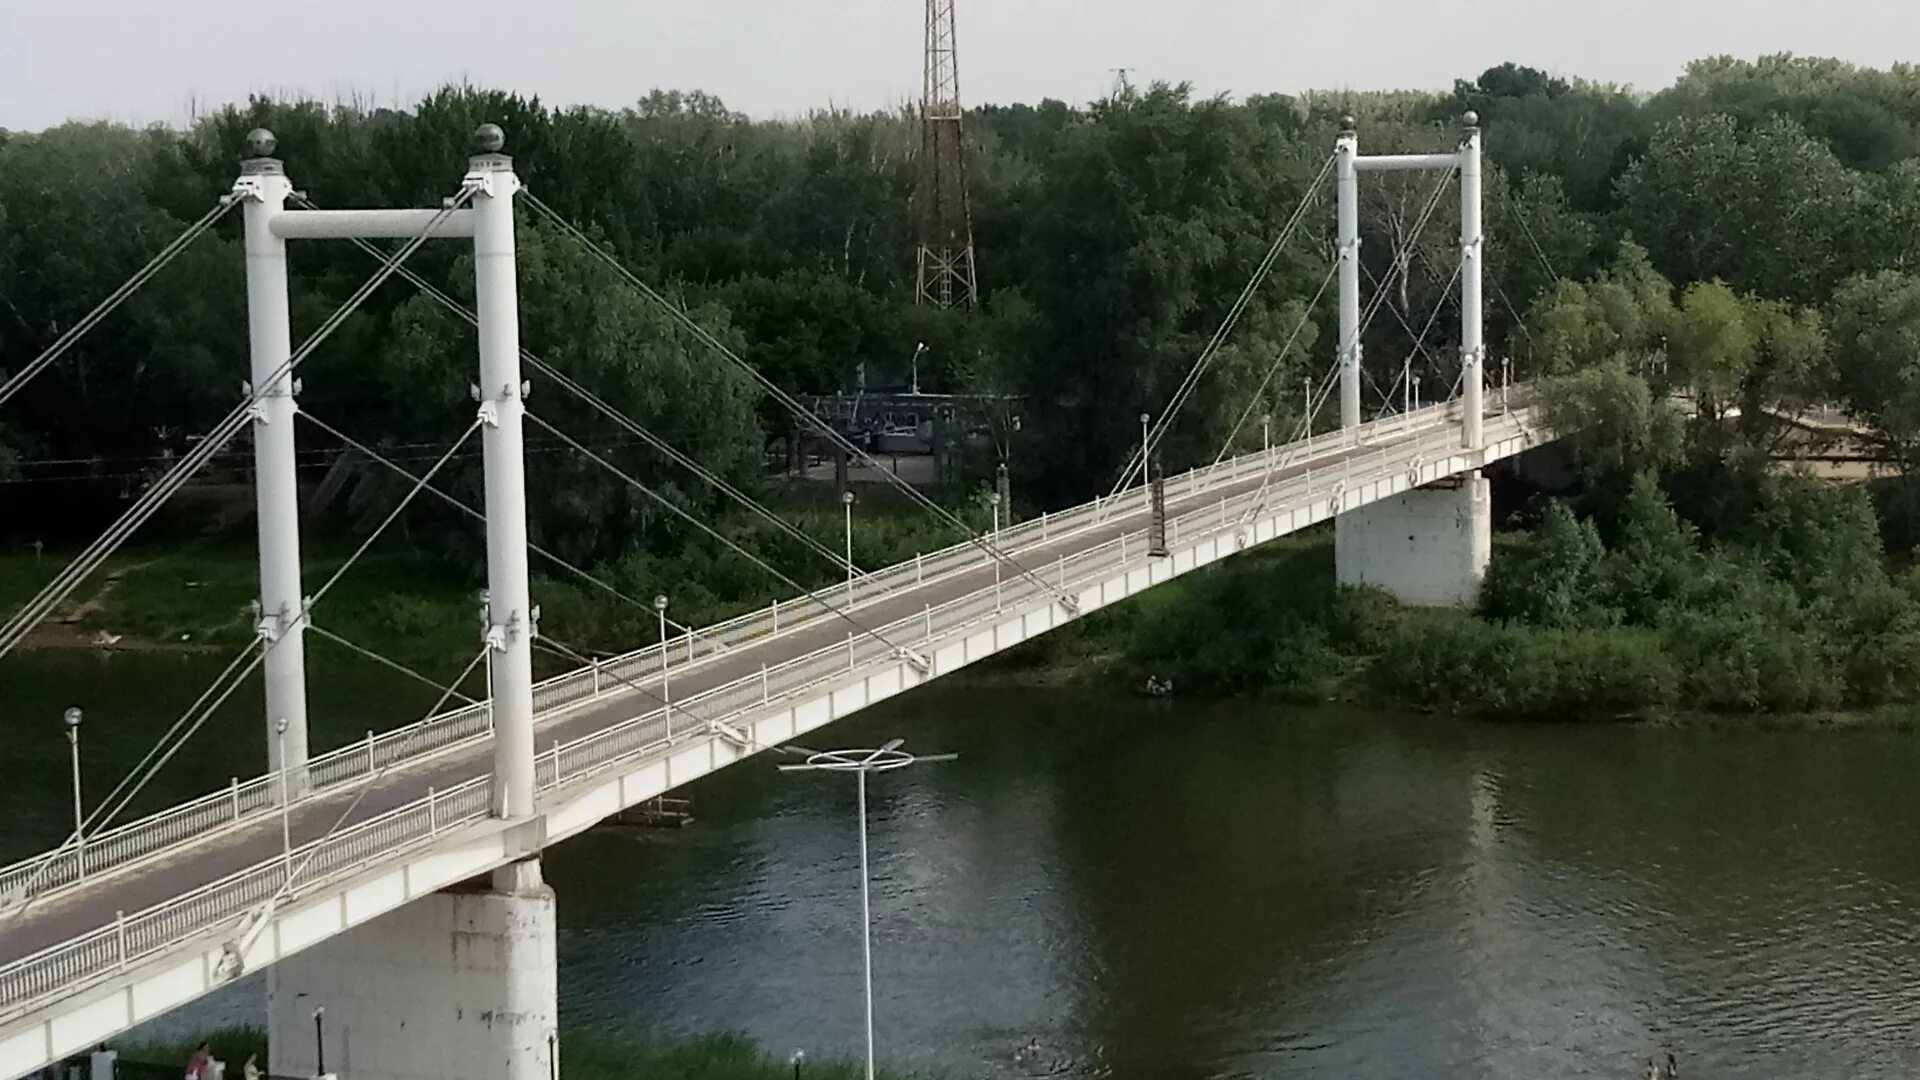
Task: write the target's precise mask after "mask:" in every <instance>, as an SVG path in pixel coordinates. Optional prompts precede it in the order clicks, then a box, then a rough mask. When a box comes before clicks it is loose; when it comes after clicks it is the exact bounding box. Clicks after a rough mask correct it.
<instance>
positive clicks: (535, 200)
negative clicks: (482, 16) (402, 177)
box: [521, 191, 1078, 607]
mask: <svg viewBox="0 0 1920 1080" xmlns="http://www.w3.org/2000/svg"><path fill="white" fill-rule="evenodd" d="M521 198H523V199H525V200H526V202H527V204H528V205H529V206H531V207H533V208H534V209H535V210H536V211H538V212H539V213H540V214H541V215H542V216H544V217H545V218H546V219H547V220H548V221H550V222H552V223H553V224H554V225H555V227H557V228H559V229H560V230H561V231H562V232H563V233H565V234H566V235H567V236H569V237H570V238H572V239H573V240H574V241H575V242H576V243H578V244H580V245H581V246H582V247H584V248H585V249H586V250H587V252H588V253H589V254H591V255H593V256H594V257H595V258H597V259H599V260H600V261H601V262H602V263H604V264H605V265H606V266H607V267H608V268H609V269H611V270H612V271H613V272H614V273H615V274H617V275H619V276H620V277H621V278H622V279H623V280H625V281H626V282H627V283H628V284H629V285H631V286H633V287H634V288H635V289H636V290H638V291H639V292H640V293H641V295H643V296H645V297H646V298H647V299H649V300H651V301H653V302H654V303H655V304H657V305H659V307H660V308H661V309H662V310H663V311H665V312H666V313H667V314H668V316H669V317H671V318H672V319H673V320H674V321H675V322H677V323H679V324H680V325H681V326H683V327H685V328H686V329H687V330H688V332H690V333H692V334H693V335H694V337H696V338H697V339H699V340H700V341H701V342H702V343H703V344H705V345H706V346H707V347H708V348H710V349H712V350H713V351H714V352H715V353H716V354H717V355H718V356H720V357H721V358H722V359H724V360H726V361H727V362H728V363H730V364H732V365H733V366H734V367H735V368H737V369H738V370H740V371H742V372H744V373H745V374H746V375H747V377H748V378H750V379H752V380H753V381H754V382H757V383H759V384H760V386H761V387H763V388H764V389H765V390H766V392H767V393H768V394H769V395H770V396H772V398H773V399H774V401H776V402H777V403H779V404H780V406H781V407H783V408H785V409H786V410H787V411H788V412H789V413H791V414H793V415H794V416H795V417H796V418H798V419H800V420H803V421H805V422H807V423H809V424H812V425H813V426H814V427H815V428H816V429H818V430H819V431H820V433H821V434H823V435H825V436H826V437H827V438H828V439H829V440H830V441H832V442H833V443H834V444H836V445H838V446H839V447H841V448H842V449H844V450H846V451H847V453H848V454H849V455H850V456H851V457H852V458H854V459H857V460H858V461H860V462H861V463H862V464H864V465H866V466H868V467H869V468H871V469H872V470H873V471H874V472H875V473H877V474H879V476H880V477H881V478H882V479H883V480H885V481H886V482H887V483H889V484H891V485H892V486H893V487H895V488H898V489H899V490H900V491H901V492H902V493H903V494H905V495H906V496H907V498H909V499H911V500H913V501H914V502H915V503H918V504H919V505H920V506H921V507H922V508H923V509H925V510H926V511H927V512H928V513H930V514H932V515H934V517H935V518H937V519H939V520H941V521H944V522H946V523H947V524H949V525H951V526H953V527H954V528H956V529H958V530H960V531H961V533H962V534H963V535H965V537H966V538H967V542H968V543H969V544H971V545H973V546H974V547H976V548H978V549H980V550H981V551H983V552H985V553H986V554H987V555H988V556H990V557H992V558H993V559H995V560H997V561H999V562H1001V563H1004V564H1006V565H1007V566H1008V567H1010V568H1011V569H1012V570H1014V572H1016V573H1017V574H1019V575H1020V576H1021V577H1023V578H1026V579H1027V580H1028V581H1030V582H1032V583H1033V584H1034V585H1036V586H1038V587H1039V588H1040V590H1041V591H1042V592H1044V593H1046V594H1048V595H1050V596H1053V597H1054V598H1056V599H1057V600H1059V601H1060V603H1062V604H1064V605H1066V606H1068V607H1076V606H1078V602H1077V601H1076V600H1075V599H1074V598H1073V597H1070V596H1068V595H1067V594H1066V593H1064V592H1063V591H1061V590H1060V589H1059V588H1057V587H1055V586H1054V585H1053V584H1052V583H1050V582H1048V581H1047V580H1046V579H1045V578H1042V577H1040V576H1039V575H1038V574H1035V573H1034V572H1033V571H1032V570H1030V569H1028V567H1027V566H1026V564H1024V563H1022V562H1020V561H1019V560H1017V559H1015V558H1013V557H1012V556H1011V555H1009V554H1008V553H1007V552H1005V551H1003V550H1001V548H1000V547H999V545H997V544H995V543H994V542H993V541H992V540H991V539H989V538H988V537H986V536H983V535H981V534H979V533H976V532H974V531H973V529H972V528H971V527H969V526H968V525H967V523H966V522H964V521H962V520H960V518H959V517H957V516H956V515H955V514H954V513H953V512H952V511H950V510H948V509H947V508H946V507H944V506H941V505H940V504H939V503H937V502H935V501H934V500H932V499H930V498H928V497H927V496H926V494H925V493H923V492H922V491H921V490H920V489H919V488H916V487H914V486H913V485H912V484H910V483H907V482H906V481H905V480H902V479H901V478H900V477H898V476H896V475H894V474H892V473H891V472H889V471H887V470H886V469H885V468H882V467H881V465H880V463H879V462H878V461H876V460H875V459H874V458H873V455H871V454H869V453H867V452H866V451H865V450H862V449H861V448H860V447H859V446H857V445H855V444H854V443H853V441H852V440H850V439H848V438H847V437H846V436H844V435H842V434H840V433H839V432H838V431H835V430H833V428H832V427H831V426H830V425H828V424H827V423H825V422H824V421H822V420H821V419H820V418H819V417H817V416H815V415H813V413H811V412H809V411H808V410H807V408H806V407H805V406H803V405H801V404H800V402H799V401H797V400H795V398H794V397H793V395H792V394H789V393H787V392H786V391H785V390H783V389H781V388H780V386H779V385H778V384H777V383H775V382H774V381H773V380H771V379H769V378H767V377H766V376H765V375H764V374H762V373H761V372H760V371H759V370H758V369H756V368H755V367H754V366H753V365H752V364H749V363H747V362H746V361H745V360H742V359H741V358H740V356H739V354H737V353H735V352H734V351H733V350H732V349H730V348H728V347H727V345H726V344H725V343H724V342H722V341H721V340H720V339H719V338H717V337H715V336H714V335H713V334H712V332H710V331H709V330H707V328H706V327H704V326H702V325H700V322H699V320H697V319H695V318H694V317H693V316H692V315H690V314H688V313H687V312H686V311H684V310H682V309H681V308H680V307H679V306H677V305H675V304H674V303H673V302H672V301H670V300H668V299H667V298H666V297H665V296H663V295H661V294H660V292H659V291H658V290H656V289H654V288H653V286H651V285H648V284H647V283H646V282H645V281H644V280H642V279H641V278H640V277H639V276H638V275H637V274H635V273H634V272H633V271H631V270H629V269H627V267H626V265H625V264H624V263H622V262H621V261H620V260H619V259H618V258H616V257H614V256H613V255H612V254H611V253H610V252H608V251H607V250H606V249H605V248H603V247H601V246H600V245H599V244H597V243H595V242H594V240H593V238H592V237H590V236H588V235H587V234H586V233H585V232H584V231H582V230H581V229H580V227H579V226H577V225H575V224H573V223H572V222H570V221H568V220H567V219H565V218H563V217H561V216H560V215H559V214H558V213H556V212H555V211H554V210H553V209H552V208H551V207H549V206H547V204H546V203H544V202H541V201H540V199H539V197H538V196H536V195H534V194H533V193H532V192H525V191H523V192H522V193H521Z"/></svg>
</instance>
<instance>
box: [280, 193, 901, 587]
mask: <svg viewBox="0 0 1920 1080" xmlns="http://www.w3.org/2000/svg"><path fill="white" fill-rule="evenodd" d="M295 198H296V200H297V201H298V203H299V204H300V205H302V206H304V207H306V208H307V209H319V207H317V206H316V205H315V204H314V203H313V202H312V201H310V200H308V199H306V198H305V197H304V196H296V197H295ZM354 243H355V244H356V245H357V246H358V247H359V248H360V249H361V250H363V251H365V252H367V253H368V254H370V255H373V256H375V257H379V256H380V255H381V251H380V249H379V248H378V247H377V246H375V245H374V244H372V243H371V242H369V241H367V240H365V239H362V238H359V237H355V238H354ZM400 276H401V277H403V278H405V279H406V280H407V281H409V282H411V283H412V284H413V285H414V286H415V287H416V288H418V289H419V290H420V291H421V292H423V293H425V294H426V295H427V297H428V298H429V299H431V300H433V301H434V302H436V303H438V304H439V305H440V306H441V307H443V308H446V309H447V310H448V311H450V312H452V313H453V314H455V315H457V316H459V317H460V318H461V319H463V320H465V321H466V322H467V323H468V324H469V325H471V326H475V327H478V326H479V325H480V318H479V316H478V315H476V314H475V313H474V311H473V309H472V308H469V307H467V306H466V305H465V304H462V303H461V302H460V301H458V300H455V299H454V298H453V297H452V296H450V295H448V294H447V292H446V291H445V290H443V289H441V288H440V287H439V286H437V285H434V284H433V283H432V282H430V281H428V280H427V279H426V278H424V277H422V276H420V275H419V274H418V273H417V272H415V271H413V270H409V269H403V270H401V271H400ZM520 359H521V360H522V361H523V362H525V363H526V364H527V365H528V366H529V367H532V368H533V369H534V370H536V371H539V372H540V373H541V374H543V375H546V376H547V377H548V378H550V379H552V380H553V381H554V382H556V383H558V384H559V386H560V388H561V389H563V390H566V391H567V392H568V393H571V394H573V395H574V396H576V397H578V398H579V399H580V400H581V401H583V402H585V403H586V404H587V405H589V406H591V407H592V408H593V409H595V410H596V411H598V412H600V413H602V414H604V415H605V416H607V418H608V419H611V420H612V421H614V422H615V423H616V424H619V425H620V426H621V427H623V428H625V429H626V430H627V431H628V432H629V433H631V434H633V435H634V436H635V437H637V438H639V439H640V440H641V441H643V442H645V443H646V444H647V445H648V446H651V447H653V448H654V449H655V450H658V451H659V452H661V453H663V454H665V455H667V457H669V458H670V459H672V460H673V461H674V462H676V463H677V464H679V465H681V466H682V467H684V468H686V469H687V470H688V471H690V472H692V473H693V474H694V475H695V476H697V477H699V478H700V479H701V480H703V481H705V482H706V483H707V484H708V485H709V486H711V487H713V488H715V489H716V490H718V491H719V492H720V493H721V494H723V495H726V496H727V497H729V498H731V499H733V500H734V501H735V502H738V503H739V504H740V505H742V506H744V507H746V508H747V510H749V511H751V512H752V513H753V514H755V515H756V516H758V517H760V518H761V519H763V520H765V521H766V522H767V523H768V524H771V525H773V526H774V527H776V528H778V529H780V530H781V531H782V532H784V533H786V534H787V535H789V536H791V537H793V538H794V539H795V540H798V541H800V542H801V543H802V544H804V545H806V546H807V547H808V548H810V549H811V550H813V551H814V552H816V553H817V554H819V555H820V556H822V557H823V558H825V559H826V560H827V561H828V562H830V563H832V564H834V566H835V568H836V569H841V570H846V569H851V570H853V572H854V573H856V574H865V571H862V570H861V569H860V568H859V567H857V566H852V565H851V564H849V563H848V562H847V560H846V557H845V556H844V555H842V554H841V553H839V552H836V551H834V550H833V549H832V548H830V547H827V546H826V545H825V544H822V543H821V542H820V541H819V540H817V539H815V538H814V537H813V536H810V535H808V534H807V533H806V532H805V531H804V530H802V529H800V528H798V527H796V526H794V525H793V524H792V523H791V522H788V521H787V520H786V519H785V518H783V517H780V516H779V515H778V514H775V513H774V512H773V511H771V510H769V509H767V508H766V507H765V506H764V505H762V504H761V503H760V502H759V501H758V500H756V499H754V498H753V497H752V496H750V495H747V494H746V493H744V492H742V491H740V490H739V489H738V488H736V487H735V486H734V485H732V484H731V483H728V482H727V480H726V479H725V478H723V477H721V476H720V475H718V474H717V473H714V472H713V471H712V470H710V469H708V468H707V467H706V466H704V465H702V464H700V462H699V461H698V460H697V459H695V458H693V457H692V456H691V455H688V454H685V453H682V452H681V451H680V449H679V448H678V447H676V446H674V445H673V444H672V443H669V442H668V441H667V440H665V439H664V438H661V437H660V436H658V435H655V434H654V433H653V432H652V431H651V430H649V429H648V428H647V427H646V426H645V425H644V424H641V423H640V422H639V421H637V420H634V419H633V418H632V417H630V416H628V415H627V414H625V413H624V412H621V411H620V410H618V409H616V408H614V407H613V406H612V405H610V404H608V403H607V402H606V401H605V400H604V399H602V398H601V397H600V396H599V395H597V394H595V393H593V392H592V391H591V390H588V389H587V388H586V387H584V386H582V385H581V384H580V383H578V382H576V381H575V380H574V379H572V378H570V377H569V376H567V375H566V374H564V373H563V372H561V371H560V370H559V369H558V368H555V367H554V366H553V365H551V364H549V363H547V362H546V361H545V360H543V359H541V358H540V357H539V356H536V355H534V353H533V352H532V351H531V350H529V349H526V348H524V347H523V348H522V349H521V350H520ZM569 569H572V568H571V567H569ZM576 572H579V571H576ZM669 621H671V620H669Z"/></svg>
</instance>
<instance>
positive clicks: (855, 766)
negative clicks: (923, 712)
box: [776, 739, 959, 1080]
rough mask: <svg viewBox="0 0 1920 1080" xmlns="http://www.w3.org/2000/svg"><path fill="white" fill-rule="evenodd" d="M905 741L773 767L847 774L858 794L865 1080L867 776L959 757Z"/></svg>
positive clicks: (869, 965)
mask: <svg viewBox="0 0 1920 1080" xmlns="http://www.w3.org/2000/svg"><path fill="white" fill-rule="evenodd" d="M904 742H906V740H905V739H894V740H893V741H891V742H889V743H887V744H886V745H885V746H882V747H879V748H878V749H874V750H823V751H819V752H816V753H812V754H808V755H807V760H805V761H803V762H796V763H794V764H792V765H780V766H776V767H777V768H778V769H779V770H780V771H781V772H850V773H853V774H854V776H855V779H856V781H857V786H858V790H859V792H860V795H859V800H860V810H859V813H860V958H861V966H862V969H863V972H864V978H865V983H866V1008H867V1016H866V1020H867V1080H873V906H872V903H871V901H870V899H869V897H868V886H867V774H868V773H878V772H892V771H893V770H895V769H904V768H906V767H907V766H909V765H919V764H921V763H923V762H934V761H952V760H954V759H955V758H956V757H958V756H959V755H958V754H926V755H923V756H920V757H915V756H914V755H912V754H909V753H907V752H906V751H905V750H902V749H900V746H901V744H902V743H904ZM800 1060H801V1055H799V1054H798V1053H796V1054H795V1055H794V1059H793V1063H794V1070H795V1072H796V1073H797V1072H798V1071H799V1068H800Z"/></svg>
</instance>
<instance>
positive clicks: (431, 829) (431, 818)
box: [427, 785, 440, 836]
mask: <svg viewBox="0 0 1920 1080" xmlns="http://www.w3.org/2000/svg"><path fill="white" fill-rule="evenodd" d="M433 794H434V793H433V786H432V785H428V786H427V835H428V836H434V835H436V834H438V833H439V831H440V823H439V821H437V820H436V819H435V815H434V810H433V801H434V800H433Z"/></svg>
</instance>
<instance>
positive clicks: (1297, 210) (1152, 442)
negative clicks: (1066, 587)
mask: <svg viewBox="0 0 1920 1080" xmlns="http://www.w3.org/2000/svg"><path fill="white" fill-rule="evenodd" d="M1337 156H1338V155H1337V154H1329V155H1328V156H1327V160H1326V162H1325V163H1324V164H1322V165H1321V166H1320V172H1319V175H1317V176H1315V177H1314V179H1313V183H1312V184H1311V185H1309V186H1308V188H1307V192H1306V194H1305V195H1303V196H1301V198H1300V203H1299V205H1297V206H1295V207H1294V210H1293V214H1292V216H1291V217H1289V218H1288V219H1287V223H1286V225H1284V226H1283V227H1282V228H1281V230H1280V232H1279V234H1278V235H1276V236H1275V237H1274V239H1273V243H1272V244H1271V245H1270V246H1269V247H1268V248H1267V253H1266V256H1265V257H1264V258H1262V259H1261V260H1260V263H1259V265H1257V266H1256V267H1255V268H1254V271H1253V274H1252V275H1251V276H1250V277H1248V279H1247V283H1246V285H1245V286H1244V287H1243V288H1242V289H1241V290H1240V295H1239V297H1238V298H1236V299H1235V300H1234V302H1233V306H1232V307H1231V308H1229V309H1228V311H1227V314H1226V317H1225V318H1223V319H1222V320H1221V322H1220V325H1219V327H1218V328H1217V329H1215V330H1214V332H1213V337H1212V338H1211V339H1210V340H1209V341H1208V342H1207V344H1206V347H1205V348H1204V349H1202V350H1201V351H1200V355H1199V357H1198V358H1197V359H1195V360H1194V362H1193V366H1192V367H1190V368H1188V369H1187V375H1186V377H1185V378H1184V379H1182V380H1181V381H1180V385H1179V387H1178V388H1176V389H1175V390H1174V392H1173V396H1172V397H1170V398H1169V399H1168V401H1167V405H1166V407H1165V408H1163V409H1161V410H1160V416H1159V418H1158V419H1157V420H1156V421H1155V422H1154V424H1153V426H1152V427H1151V428H1150V429H1149V430H1148V432H1147V436H1146V439H1145V440H1144V441H1143V442H1142V443H1141V445H1140V451H1139V453H1138V454H1136V455H1134V456H1133V457H1130V458H1129V459H1128V460H1127V465H1126V467H1125V468H1123V469H1122V470H1121V471H1120V479H1119V480H1118V481H1116V482H1115V484H1114V486H1113V489H1112V490H1110V491H1108V492H1107V494H1106V498H1107V499H1112V498H1113V497H1114V496H1115V495H1118V494H1119V493H1120V492H1121V491H1123V490H1125V489H1126V487H1127V485H1128V484H1130V483H1131V482H1132V478H1133V474H1134V473H1135V472H1136V471H1140V472H1142V473H1143V475H1144V470H1145V468H1146V463H1147V461H1148V460H1150V459H1151V456H1152V452H1153V448H1154V447H1156V446H1158V445H1159V444H1160V441H1161V440H1162V439H1164V438H1165V437H1166V433H1167V431H1168V430H1169V429H1170V428H1171V427H1172V426H1173V422H1174V420H1175V419H1176V418H1177V417H1178V416H1179V414H1180V410H1181V409H1182V408H1184V407H1185V406H1186V403H1187V400H1188V399H1189V398H1190V397H1192V396H1193V391H1194V388H1195V387H1196V386H1198V385H1199V382H1200V378H1201V377H1202V376H1203V375H1205V374H1206V371H1207V368H1208V367H1210V366H1211V365H1212V364H1213V361H1214V358H1215V357H1216V356H1217V355H1218V354H1219V351H1220V348H1221V346H1222V345H1224V344H1225V342H1226V339H1227V336H1228V335H1229V334H1231V333H1232V332H1233V330H1234V328H1235V327H1236V326H1238V325H1239V322H1240V317H1241V315H1243V314H1244V313H1245V312H1246V310H1247V308H1248V307H1249V306H1250V305H1251V304H1252V302H1253V297H1254V294H1255V293H1257V292H1258V291H1259V289H1260V286H1261V285H1263V284H1265V282H1266V280H1267V275H1268V274H1269V273H1271V272H1272V270H1273V266H1274V263H1275V262H1276V261H1278V260H1279V258H1280V251H1281V249H1282V248H1283V247H1284V246H1285V245H1286V243H1287V241H1288V240H1289V239H1291V238H1292V237H1293V234H1294V230H1296V229H1297V228H1299V226H1300V222H1301V221H1302V220H1303V219H1304V218H1305V217H1306V213H1307V207H1308V205H1309V204H1311V203H1312V202H1313V200H1314V197H1315V196H1316V195H1318V194H1319V192H1320V188H1321V186H1322V185H1323V184H1325V183H1326V180H1327V176H1328V174H1330V173H1331V172H1332V171H1333V164H1334V160H1335V158H1336V157H1337Z"/></svg>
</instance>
